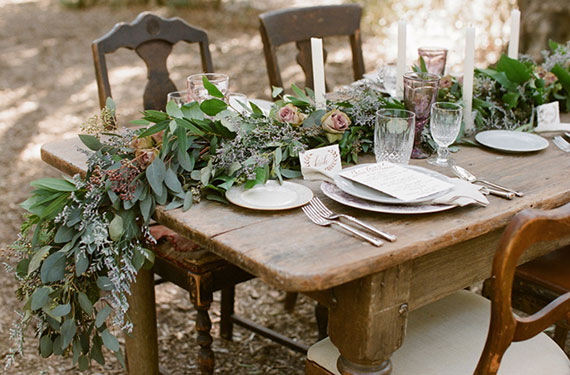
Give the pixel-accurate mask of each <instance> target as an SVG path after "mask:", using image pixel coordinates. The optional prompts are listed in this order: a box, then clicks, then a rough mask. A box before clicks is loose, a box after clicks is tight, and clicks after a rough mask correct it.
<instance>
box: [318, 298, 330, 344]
mask: <svg viewBox="0 0 570 375" xmlns="http://www.w3.org/2000/svg"><path fill="white" fill-rule="evenodd" d="M315 318H316V320H317V330H318V332H319V341H320V340H322V339H324V338H325V337H327V336H328V332H327V328H328V324H329V309H328V308H327V307H326V306H324V305H321V304H320V303H317V304H316V305H315Z"/></svg>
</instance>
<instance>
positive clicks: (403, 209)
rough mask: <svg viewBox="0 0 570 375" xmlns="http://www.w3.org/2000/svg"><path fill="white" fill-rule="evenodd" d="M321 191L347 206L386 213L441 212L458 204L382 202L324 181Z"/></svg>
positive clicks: (414, 213)
mask: <svg viewBox="0 0 570 375" xmlns="http://www.w3.org/2000/svg"><path fill="white" fill-rule="evenodd" d="M321 191H322V192H323V193H324V194H325V195H326V196H327V197H329V198H330V199H332V200H334V201H336V202H338V203H340V204H344V205H345V206H349V207H354V208H359V209H361V210H366V211H373V212H381V213H386V214H400V215H416V214H429V213H433V212H440V211H446V210H449V209H452V208H453V207H457V205H456V204H416V205H410V204H382V203H377V202H371V201H367V200H364V199H360V198H357V197H355V196H352V195H350V194H347V193H345V192H344V191H342V190H340V189H339V188H338V187H337V186H336V185H335V184H331V183H330V182H323V183H322V184H321Z"/></svg>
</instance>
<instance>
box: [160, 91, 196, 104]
mask: <svg viewBox="0 0 570 375" xmlns="http://www.w3.org/2000/svg"><path fill="white" fill-rule="evenodd" d="M191 101H192V99H190V95H188V90H183V91H173V92H169V93H168V94H167V95H166V102H167V103H168V102H174V103H176V104H177V105H178V106H179V107H182V105H183V104H186V103H190V102H191Z"/></svg>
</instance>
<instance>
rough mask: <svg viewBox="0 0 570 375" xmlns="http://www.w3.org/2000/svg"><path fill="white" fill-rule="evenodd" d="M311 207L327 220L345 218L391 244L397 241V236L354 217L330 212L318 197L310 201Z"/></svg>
mask: <svg viewBox="0 0 570 375" xmlns="http://www.w3.org/2000/svg"><path fill="white" fill-rule="evenodd" d="M309 205H311V206H312V207H313V208H314V209H315V211H317V213H318V214H319V215H321V216H322V217H324V218H325V219H328V220H334V219H338V218H341V217H342V218H345V219H347V220H350V221H351V222H353V223H355V224H358V225H360V226H361V227H363V228H366V229H368V230H369V231H371V232H372V233H375V234H377V235H379V236H380V237H382V238H385V239H387V240H388V241H390V242H394V241H396V236H394V235H393V234H390V233H386V232H384V231H381V230H380V229H377V228H374V227H373V226H371V225H368V224H366V223H365V222H363V221H360V220H358V219H357V218H355V217H354V216H350V215H345V214H335V213H334V212H332V211H331V210H329V209H328V208H327V206H325V205H324V204H323V202H321V200H320V199H319V198H317V197H314V198H313V199H311V200H310V201H309Z"/></svg>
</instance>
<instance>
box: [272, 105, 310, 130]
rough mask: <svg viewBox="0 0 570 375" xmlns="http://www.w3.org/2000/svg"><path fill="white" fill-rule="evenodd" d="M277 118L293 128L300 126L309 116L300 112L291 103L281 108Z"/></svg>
mask: <svg viewBox="0 0 570 375" xmlns="http://www.w3.org/2000/svg"><path fill="white" fill-rule="evenodd" d="M275 117H276V118H277V121H280V122H287V123H289V124H291V125H293V126H299V125H301V124H302V123H303V120H305V118H306V117H307V116H306V115H305V114H303V113H301V112H299V108H297V107H295V106H294V105H293V104H291V103H289V104H287V105H286V106H284V107H281V108H279V110H278V111H277V114H276V116H275Z"/></svg>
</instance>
